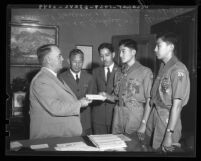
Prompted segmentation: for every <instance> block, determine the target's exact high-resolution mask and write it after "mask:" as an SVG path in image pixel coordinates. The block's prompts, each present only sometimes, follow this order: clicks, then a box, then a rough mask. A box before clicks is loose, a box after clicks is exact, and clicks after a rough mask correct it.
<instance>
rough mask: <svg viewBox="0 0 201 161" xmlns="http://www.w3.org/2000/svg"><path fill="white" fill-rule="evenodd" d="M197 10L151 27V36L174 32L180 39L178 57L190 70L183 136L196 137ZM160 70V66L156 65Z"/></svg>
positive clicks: (184, 110) (182, 115)
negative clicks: (188, 96)
mask: <svg viewBox="0 0 201 161" xmlns="http://www.w3.org/2000/svg"><path fill="white" fill-rule="evenodd" d="M196 14H197V12H196V10H193V11H191V12H188V13H185V14H183V15H179V16H177V17H174V18H172V19H169V20H167V21H163V22H161V23H158V24H155V25H153V26H152V27H151V34H157V35H159V34H163V33H166V32H173V33H175V34H177V35H178V37H179V44H178V52H177V54H176V55H177V57H178V58H179V59H180V60H181V61H182V62H183V63H184V64H185V65H186V67H187V68H188V70H189V76H190V81H191V88H190V90H191V91H190V98H189V102H188V104H187V105H186V106H185V107H184V108H183V110H182V113H181V119H182V126H183V127H182V128H183V129H182V134H189V133H190V135H193V136H195V130H196V109H197V26H196V23H197V22H196V21H197V19H196V18H197V17H196ZM157 63H158V62H157ZM156 67H157V68H158V67H159V66H158V65H156Z"/></svg>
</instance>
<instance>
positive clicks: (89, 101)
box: [79, 97, 92, 107]
mask: <svg viewBox="0 0 201 161" xmlns="http://www.w3.org/2000/svg"><path fill="white" fill-rule="evenodd" d="M79 101H80V102H81V107H86V106H88V105H89V103H91V102H92V100H90V99H88V98H86V97H83V98H81V99H80V100H79Z"/></svg>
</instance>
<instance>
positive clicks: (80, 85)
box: [58, 49, 94, 135]
mask: <svg viewBox="0 0 201 161" xmlns="http://www.w3.org/2000/svg"><path fill="white" fill-rule="evenodd" d="M69 61H70V62H69V63H70V69H69V70H67V71H65V72H63V73H61V74H60V75H59V76H58V78H59V79H60V80H61V81H62V82H65V83H66V84H68V86H69V87H70V88H71V90H72V91H73V92H74V93H75V95H76V96H77V98H78V99H79V98H82V97H85V96H86V94H92V93H93V92H92V91H93V84H94V81H93V77H92V76H91V74H89V73H88V72H86V71H84V70H82V66H83V62H84V53H83V52H82V51H81V50H79V49H73V50H71V51H70V54H69ZM80 113H81V116H80V117H81V118H80V119H81V124H82V128H83V133H82V135H89V134H91V133H92V130H91V108H90V107H87V108H85V109H83V110H82V109H81V111H80Z"/></svg>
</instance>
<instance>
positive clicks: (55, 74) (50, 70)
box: [42, 67, 57, 77]
mask: <svg viewBox="0 0 201 161" xmlns="http://www.w3.org/2000/svg"><path fill="white" fill-rule="evenodd" d="M42 68H45V69H47V70H48V71H49V72H51V73H52V74H53V75H54V76H55V77H57V73H55V72H54V71H53V70H52V69H50V68H47V67H42Z"/></svg>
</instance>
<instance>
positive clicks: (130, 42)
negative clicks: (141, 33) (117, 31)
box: [119, 39, 137, 51]
mask: <svg viewBox="0 0 201 161" xmlns="http://www.w3.org/2000/svg"><path fill="white" fill-rule="evenodd" d="M121 45H123V46H125V47H128V48H131V49H135V50H136V51H137V42H136V41H135V40H132V39H123V40H121V41H120V42H119V46H121Z"/></svg>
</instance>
